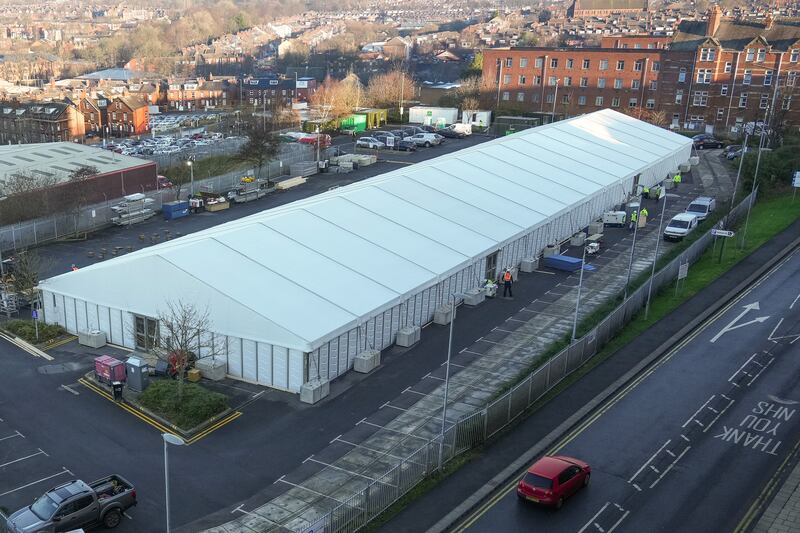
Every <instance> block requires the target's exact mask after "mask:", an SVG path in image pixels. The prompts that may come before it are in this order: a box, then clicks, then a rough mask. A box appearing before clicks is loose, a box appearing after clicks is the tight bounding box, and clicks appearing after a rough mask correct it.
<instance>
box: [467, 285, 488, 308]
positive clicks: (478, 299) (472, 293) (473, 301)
mask: <svg viewBox="0 0 800 533" xmlns="http://www.w3.org/2000/svg"><path fill="white" fill-rule="evenodd" d="M485 299H486V294H484V292H483V289H470V290H468V291H467V292H465V293H464V303H465V304H467V305H480V304H482V303H483V301H484V300H485Z"/></svg>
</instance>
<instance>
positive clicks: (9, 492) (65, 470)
mask: <svg viewBox="0 0 800 533" xmlns="http://www.w3.org/2000/svg"><path fill="white" fill-rule="evenodd" d="M62 468H63V467H62ZM64 474H72V472H70V471H69V470H67V469H66V468H64V469H63V470H62V471H61V472H58V473H56V474H53V475H52V476H47V477H43V478H42V479H37V480H36V481H32V482H30V483H28V484H26V485H22V486H21V487H17V488H16V489H11V490H7V491H5V492H3V493H0V498H2V497H3V496H7V495H9V494H11V493H13V492H17V491H18V490H22V489H26V488H28V487H30V486H33V485H36V484H37V483H41V482H42V481H47V480H48V479H53V478H54V477H58V476H63V475H64Z"/></svg>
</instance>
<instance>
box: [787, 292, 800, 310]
mask: <svg viewBox="0 0 800 533" xmlns="http://www.w3.org/2000/svg"><path fill="white" fill-rule="evenodd" d="M797 300H800V294H798V295H797V298H795V299H794V301H793V302H792V305H790V306H789V309H792V308H793V307H794V304H796V303H797Z"/></svg>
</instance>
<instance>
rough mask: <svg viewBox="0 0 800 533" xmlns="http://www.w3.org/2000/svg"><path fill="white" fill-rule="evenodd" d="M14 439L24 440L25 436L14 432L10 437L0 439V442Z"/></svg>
mask: <svg viewBox="0 0 800 533" xmlns="http://www.w3.org/2000/svg"><path fill="white" fill-rule="evenodd" d="M15 437H22V438H23V439H24V438H25V435H23V434H22V433H20V432H19V431H15V432H14V433H13V434H12V435H9V436H8V437H3V438H0V441H4V440H8V439H13V438H15Z"/></svg>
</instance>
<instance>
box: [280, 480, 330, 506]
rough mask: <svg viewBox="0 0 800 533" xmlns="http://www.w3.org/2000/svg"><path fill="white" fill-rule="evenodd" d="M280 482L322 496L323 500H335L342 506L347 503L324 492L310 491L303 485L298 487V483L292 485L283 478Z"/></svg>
mask: <svg viewBox="0 0 800 533" xmlns="http://www.w3.org/2000/svg"><path fill="white" fill-rule="evenodd" d="M278 481H280V482H281V483H286V484H287V485H291V486H292V487H295V488H298V489H302V490H304V491H306V492H310V493H311V494H316V495H317V496H322V497H323V498H328V499H329V500H333V501H335V502H336V503H340V504H342V505H344V504H345V502H343V501H341V500H337V499H336V498H334V497H333V496H328V495H327V494H325V493H322V492H319V491H316V490H314V489H310V488H308V487H304V486H303V485H298V484H297V483H292V482H291V481H286V480H285V479H283V478H281V479H279V480H278Z"/></svg>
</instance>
